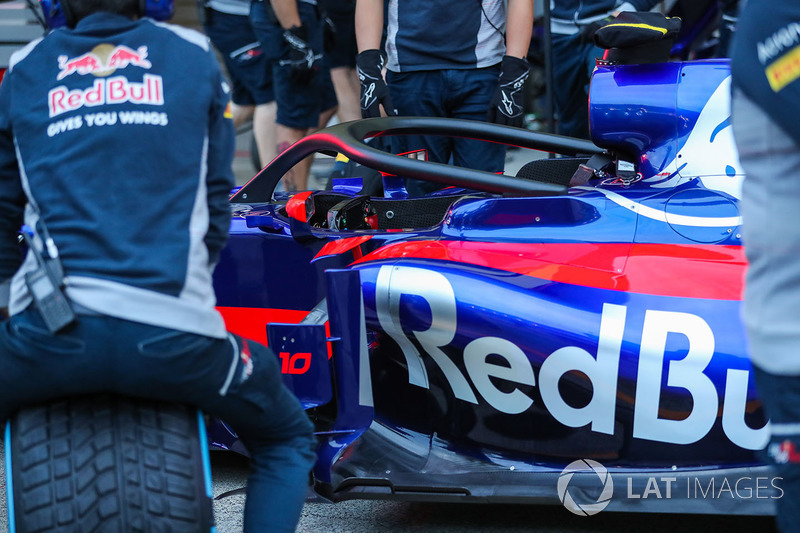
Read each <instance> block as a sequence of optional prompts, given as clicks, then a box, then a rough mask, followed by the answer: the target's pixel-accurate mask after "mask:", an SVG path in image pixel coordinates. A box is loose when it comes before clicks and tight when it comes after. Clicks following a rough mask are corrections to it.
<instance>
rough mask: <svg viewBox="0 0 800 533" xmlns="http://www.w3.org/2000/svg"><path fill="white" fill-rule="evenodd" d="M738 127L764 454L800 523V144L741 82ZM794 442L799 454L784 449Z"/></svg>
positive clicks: (792, 525)
mask: <svg viewBox="0 0 800 533" xmlns="http://www.w3.org/2000/svg"><path fill="white" fill-rule="evenodd" d="M733 127H734V136H735V138H736V144H737V147H738V150H739V159H740V161H741V164H742V167H743V168H744V170H745V174H746V178H745V180H744V186H743V191H742V202H741V206H742V217H743V220H744V222H743V238H744V245H745V253H746V255H747V260H748V264H749V265H748V270H747V279H746V288H745V298H744V311H743V314H744V322H745V325H746V328H747V334H748V341H749V350H750V358H751V361H752V363H753V366H754V367H755V377H756V387H757V390H758V395H759V398H760V399H761V401H762V403H763V405H764V409H765V411H766V414H767V416H768V417H769V419H770V424H771V437H770V442H769V444H768V446H767V448H766V450H765V454H764V456H765V460H766V461H767V462H768V463H772V464H773V466H774V468H775V476H776V477H780V478H782V479H781V480H780V481H779V482H778V486H780V487H781V489H783V491H784V494H783V496H782V497H781V498H779V499H776V505H777V507H778V525H779V527H780V529H781V531H796V530H797V525H798V524H800V146H798V145H797V143H796V142H795V141H794V140H793V139H792V138H791V137H790V136H789V135H788V134H786V132H785V131H784V130H783V129H781V128H780V127H779V126H778V125H777V124H776V123H775V122H774V121H773V120H772V119H771V118H770V116H769V115H767V113H765V112H764V111H763V110H762V109H761V108H760V107H758V106H756V105H755V104H754V103H753V102H752V101H751V100H750V99H749V98H747V97H746V96H744V94H743V93H742V92H741V91H739V90H734V95H733ZM781 448H783V451H784V452H787V451H788V450H789V449H794V450H795V451H796V452H798V453H797V454H796V455H793V454H787V453H781Z"/></svg>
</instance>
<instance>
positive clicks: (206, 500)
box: [5, 395, 213, 533]
mask: <svg viewBox="0 0 800 533" xmlns="http://www.w3.org/2000/svg"><path fill="white" fill-rule="evenodd" d="M5 438H6V448H5V452H6V477H7V487H6V490H7V495H8V508H9V531H11V532H15V531H16V532H17V533H28V532H35V531H69V532H114V533H118V532H126V531H131V532H133V531H154V532H155V531H169V532H181V531H186V532H202V531H211V529H212V527H213V514H212V504H211V478H210V467H209V462H208V452H207V450H208V448H207V446H206V435H205V424H204V422H203V418H202V416H200V415H199V414H198V412H197V410H196V409H192V408H189V407H186V406H181V405H172V404H164V403H158V402H153V401H149V400H139V399H129V398H120V397H116V396H110V395H102V396H87V397H80V398H71V399H66V400H63V399H62V400H57V401H53V402H50V403H47V404H44V405H41V406H36V407H31V408H26V409H23V410H21V411H20V412H19V413H18V414H17V415H16V416H14V417H13V418H12V419H11V420H10V421H9V423H8V425H7V426H6V435H5Z"/></svg>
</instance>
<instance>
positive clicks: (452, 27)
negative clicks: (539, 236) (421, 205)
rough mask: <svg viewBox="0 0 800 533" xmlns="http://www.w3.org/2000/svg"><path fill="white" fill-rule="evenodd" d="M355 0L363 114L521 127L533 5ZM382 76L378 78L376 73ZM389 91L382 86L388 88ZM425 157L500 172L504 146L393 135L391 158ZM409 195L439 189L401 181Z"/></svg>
mask: <svg viewBox="0 0 800 533" xmlns="http://www.w3.org/2000/svg"><path fill="white" fill-rule="evenodd" d="M388 2H389V3H388V8H387V13H388V21H387V31H386V36H387V38H386V46H385V48H386V50H385V52H386V57H384V53H383V51H382V50H381V35H382V31H383V22H384V21H383V19H384V0H357V2H356V38H357V41H358V50H359V55H358V57H357V61H356V63H357V69H358V75H359V79H360V80H361V114H362V117H364V118H368V117H377V116H380V106H381V105H382V106H383V108H384V110H385V111H386V113H387V114H399V115H405V116H432V117H449V118H463V119H469V120H488V121H490V122H497V123H500V124H507V125H510V126H517V127H520V126H522V123H523V111H524V110H523V102H524V84H525V80H526V79H527V77H528V72H529V66H528V61H527V59H526V55H527V52H528V47H529V45H530V39H531V33H532V29H533V1H532V0H509V1H508V7H507V8H506V3H505V2H504V1H502V0H477V1H475V0H473V1H468V2H465V1H464V0H446V1H445V0H439V1H437V2H429V1H424V0H417V1H409V0H405V1H400V0H388ZM384 66H385V67H386V69H387V70H388V71H387V72H386V80H385V81H384V78H383V74H382V70H383V67H384ZM387 85H388V89H387ZM419 149H425V150H427V154H428V158H429V159H430V160H431V161H436V162H439V163H447V162H448V161H449V160H450V159H451V157H452V162H453V164H454V165H457V166H462V167H468V168H473V169H478V170H485V171H489V172H501V171H502V170H503V167H504V166H505V147H504V146H502V145H500V144H493V143H482V142H479V141H474V140H470V139H444V138H441V137H430V136H428V137H424V136H419V135H413V136H412V135H408V136H402V137H400V136H398V137H394V138H392V151H393V152H395V153H403V152H409V151H412V150H419ZM406 186H407V189H408V192H409V194H410V195H412V196H421V195H424V194H425V193H428V192H431V191H433V190H435V189H438V188H440V186H439V185H437V184H435V183H428V182H422V181H417V180H408V182H407V185H406Z"/></svg>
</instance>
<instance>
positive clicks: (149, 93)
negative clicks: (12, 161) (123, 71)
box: [47, 74, 164, 117]
mask: <svg viewBox="0 0 800 533" xmlns="http://www.w3.org/2000/svg"><path fill="white" fill-rule="evenodd" d="M126 102H130V103H132V104H146V105H154V106H162V105H164V80H163V79H162V78H161V76H157V75H154V74H145V75H144V76H143V79H142V81H141V83H139V82H135V81H130V80H128V79H127V78H125V77H124V76H114V77H113V78H106V79H100V80H95V81H94V84H92V86H91V87H89V88H86V89H71V90H70V89H69V88H68V87H66V86H64V85H61V86H59V87H55V88H53V89H51V90H50V92H49V93H48V94H47V107H48V109H49V111H50V116H51V117H55V116H57V115H60V114H62V113H66V112H67V111H75V110H78V109H80V108H82V107H84V106H86V107H97V106H101V105H107V104H109V105H110V104H124V103H126Z"/></svg>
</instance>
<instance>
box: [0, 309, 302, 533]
mask: <svg viewBox="0 0 800 533" xmlns="http://www.w3.org/2000/svg"><path fill="white" fill-rule="evenodd" d="M247 344H248V347H249V352H250V357H249V358H248V357H247V356H244V357H243V356H242V353H243V351H242V340H241V339H239V338H235V337H233V336H231V335H229V336H228V338H225V339H215V338H211V337H205V336H201V335H196V334H192V333H185V332H181V331H176V330H171V329H165V328H160V327H156V326H151V325H146V324H141V323H137V322H131V321H127V320H122V319H118V318H113V317H108V316H101V315H80V316H79V320H78V322H77V324H75V325H73V326H69V327H68V328H67V329H66V330H65V331H64V332H62V333H58V334H55V335H54V334H51V333H50V332H49V331H48V330H47V328H46V327H45V326H44V323H43V322H42V319H41V316H40V315H39V313H38V311H37V310H36V309H35V308H28V309H27V310H25V311H23V312H22V313H19V314H17V315H14V316H13V317H11V318H10V319H8V320H6V321H4V322H2V323H0V353H2V354H3V368H2V372H0V391H3V394H2V395H0V419H2V420H5V419H6V418H8V417H9V416H10V415H11V414H12V412H11V410H12V409H14V408H15V406H17V405H25V404H33V403H38V402H42V401H46V400H49V399H54V398H61V397H69V396H72V395H76V394H91V393H104V392H110V393H116V394H121V395H126V396H133V397H146V398H152V399H156V400H162V401H166V402H178V403H182V404H189V405H194V406H197V407H199V408H200V409H202V410H203V411H204V412H205V413H207V414H210V415H213V416H216V417H218V418H220V419H222V420H224V421H225V422H226V423H227V424H228V425H229V426H231V427H232V428H233V429H234V430H235V431H236V433H237V435H238V436H239V438H240V439H241V441H242V442H243V443H244V444H245V446H246V447H247V449H248V451H249V452H250V453H251V455H252V467H253V469H252V473H251V475H250V478H249V480H248V483H247V503H246V508H245V519H244V520H245V522H244V526H245V531H248V532H273V531H274V532H284V531H286V532H288V531H294V527H295V524H296V523H297V521H298V519H299V516H300V512H301V510H302V502H303V500H304V496H305V492H306V490H307V486H308V479H309V472H310V469H311V467H312V466H313V463H314V460H315V454H314V451H313V448H314V444H315V441H314V438H313V437H312V434H311V431H312V427H311V423H310V421H309V420H308V417H307V416H306V414H305V412H304V411H303V409H302V407H301V406H300V403H299V402H298V401H297V399H296V398H295V397H294V396H293V395H292V393H291V392H290V391H289V390H288V389H287V388H286V387H285V386H284V385H283V383H282V381H281V374H280V369H279V362H278V361H277V358H276V357H275V356H274V354H272V353H271V352H270V351H269V349H267V348H266V347H264V346H262V345H259V344H257V343H255V342H253V341H248V342H247ZM248 359H249V361H250V363H251V364H252V367H251V366H250V363H248ZM259 502H271V504H272V505H271V509H273V510H274V511H273V512H270V513H268V512H267V511H266V509H264V508H263V507H262V506H260V505H259Z"/></svg>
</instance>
